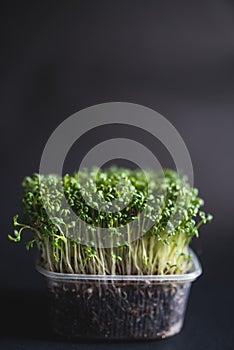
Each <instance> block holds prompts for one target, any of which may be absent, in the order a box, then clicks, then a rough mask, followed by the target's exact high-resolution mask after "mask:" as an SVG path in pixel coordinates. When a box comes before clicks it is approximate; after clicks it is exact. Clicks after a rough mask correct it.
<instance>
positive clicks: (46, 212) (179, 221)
mask: <svg viewBox="0 0 234 350" xmlns="http://www.w3.org/2000/svg"><path fill="white" fill-rule="evenodd" d="M22 185H23V187H24V196H23V200H22V203H23V218H22V222H20V221H19V218H18V215H16V216H15V217H14V220H13V222H14V226H16V227H17V228H18V230H14V234H13V236H11V235H9V238H10V239H11V240H13V241H15V242H19V241H20V240H21V234H22V231H24V230H25V229H29V230H30V231H32V232H33V237H32V238H31V239H30V240H29V241H28V243H27V245H26V247H27V249H30V248H31V247H32V246H33V244H34V242H36V244H37V246H38V248H39V251H40V264H41V265H42V266H44V267H45V268H46V269H48V270H50V271H55V272H62V273H80V274H84V273H86V274H138V275H141V274H178V273H184V272H186V271H187V270H188V269H189V266H190V256H189V251H188V246H189V243H190V241H191V239H192V237H193V236H198V229H199V228H200V226H201V225H202V224H204V223H206V222H208V221H210V220H211V219H212V216H211V215H207V214H206V213H205V212H204V211H201V210H200V207H201V206H202V205H203V200H202V199H201V198H199V197H198V190H197V189H196V188H193V187H191V186H190V185H189V184H188V182H187V180H186V178H185V177H181V176H179V175H178V173H177V172H175V171H173V170H169V169H165V170H164V171H163V172H158V173H154V172H153V171H150V170H147V171H144V172H142V171H141V170H130V169H123V168H116V167H111V168H109V169H106V170H101V171H97V169H96V168H93V169H92V170H90V171H88V170H86V169H82V170H80V171H79V172H76V173H74V174H73V175H69V174H66V175H65V176H63V178H62V179H61V178H59V177H58V176H57V175H52V174H50V175H39V174H34V175H33V176H32V177H28V176H27V177H25V179H24V180H23V183H22ZM64 195H65V197H66V200H67V202H68V204H69V206H70V209H67V208H64V207H63V206H62V204H61V203H62V200H63V199H64ZM43 198H46V208H45V202H44V201H43ZM125 203H127V204H126V205H125V206H124V204H125ZM72 211H73V212H74V213H75V214H76V215H77V217H78V218H80V219H82V220H83V221H84V222H85V223H87V224H88V225H80V224H78V223H77V222H78V220H74V219H73V216H71V212H72ZM141 213H143V215H141ZM133 222H134V223H135V225H131V223H133ZM99 227H100V228H108V229H109V231H108V232H109V234H110V235H111V237H122V235H123V232H125V233H126V232H127V239H126V240H125V241H124V243H121V244H119V245H117V246H114V247H110V248H105V247H104V246H103V247H102V246H98V247H97V246H96V245H95V243H94V242H95V241H96V239H97V237H96V235H97V233H96V232H97V231H98V228H99ZM133 230H134V232H133ZM136 230H137V231H138V233H139V234H138V235H137V239H135V240H133V239H132V237H135V234H136ZM81 234H82V235H85V237H86V238H87V243H86V244H84V243H83V242H82V240H81V239H80V237H81Z"/></svg>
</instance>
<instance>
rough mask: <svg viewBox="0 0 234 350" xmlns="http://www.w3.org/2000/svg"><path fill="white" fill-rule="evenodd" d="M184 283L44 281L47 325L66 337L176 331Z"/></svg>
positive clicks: (140, 335)
mask: <svg viewBox="0 0 234 350" xmlns="http://www.w3.org/2000/svg"><path fill="white" fill-rule="evenodd" d="M189 287H190V283H180V284H176V283H167V284H158V283H155V282H144V281H141V282H136V281H129V282H126V281H108V282H97V281H87V280H86V281H79V282H67V283H64V282H53V281H49V304H50V315H51V321H52V326H53V328H54V330H55V332H56V333H58V334H60V335H62V336H64V337H67V338H89V339H90V338H107V339H155V338H164V337H166V336H170V335H173V334H175V333H178V332H179V331H180V329H181V327H182V324H183V318H184V312H185V308H186V301H187V296H188V292H189Z"/></svg>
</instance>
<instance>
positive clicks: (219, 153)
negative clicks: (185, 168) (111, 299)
mask: <svg viewBox="0 0 234 350" xmlns="http://www.w3.org/2000/svg"><path fill="white" fill-rule="evenodd" d="M0 7H1V21H0V26H1V57H0V61H1V75H0V76H1V82H0V88H1V94H0V101H1V118H0V120H1V138H0V142H1V150H2V154H1V185H2V189H1V193H2V195H1V236H0V237H1V238H0V269H1V279H0V298H1V300H0V303H1V305H0V307H1V312H0V315H1V316H0V317H1V327H0V333H1V340H0V341H1V342H0V344H1V348H2V349H47V348H48V349H66V348H70V349H76V348H80V349H94V348H95V349H96V348H97V349H98V348H100V349H105V348H109V347H111V348H113V349H114V348H117V347H118V348H121V349H126V348H127V349H128V348H129V349H130V348H131V349H133V348H134V347H135V348H139V349H143V348H144V349H145V348H147V349H151V348H155V349H163V350H174V349H181V350H182V349H196V350H199V349H212V350H214V349H233V346H234V332H233V329H234V322H233V311H234V308H233V306H234V302H233V299H232V298H233V295H234V283H233V257H234V255H233V245H234V236H233V217H234V191H233V187H234V186H233V183H234V177H233V174H234V161H233V147H234V137H233V131H234V130H233V129H234V117H233V113H234V98H233V93H234V4H233V2H232V1H227V0H203V1H198V0H197V1H167V0H164V1H156V0H155V1H149V0H144V1H137V0H132V1H128V0H125V1H121V0H119V1H110V0H109V1H102V0H99V1H88V0H85V1H71V0H70V1H50V0H47V1H31V2H29V1H28V2H27V1H18V2H12V1H7V2H1V5H0ZM112 101H126V102H133V103H137V104H141V105H145V106H148V107H150V108H152V109H154V110H156V111H158V112H159V113H161V114H162V115H164V116H165V117H166V118H167V119H168V120H169V121H170V122H171V123H173V125H174V126H175V127H176V128H177V130H178V131H179V133H180V134H181V136H182V138H183V139H184V141H185V143H186V144H187V147H188V149H189V152H190V155H191V158H192V162H193V166H194V173H195V185H196V186H197V187H198V188H199V190H200V194H201V196H202V197H203V198H204V199H205V203H206V205H205V209H207V210H208V211H209V212H211V213H212V214H213V215H214V220H213V222H212V223H211V224H209V225H208V226H205V227H204V228H202V230H201V237H200V239H198V240H196V241H195V242H193V247H194V248H195V250H196V252H197V253H198V254H199V256H200V259H201V261H202V264H203V267H204V274H203V276H202V278H200V279H199V280H198V281H197V282H196V283H194V286H193V288H192V292H191V297H190V300H189V305H188V310H187V316H186V323H185V326H184V329H183V332H182V333H181V334H179V335H177V336H175V337H173V338H171V339H168V340H165V341H162V342H148V343H130V344H128V345H126V344H113V343H112V344H104V343H103V344H98V345H97V344H92V343H88V342H86V343H80V344H79V343H77V344H75V343H74V344H73V343H70V344H66V343H61V342H59V341H58V340H56V339H55V338H53V335H52V334H51V332H50V330H49V328H48V327H47V326H48V324H47V322H48V321H47V313H46V312H47V311H46V310H47V309H46V299H45V289H44V284H43V279H42V277H40V276H39V274H38V273H37V272H35V270H34V255H35V252H33V251H32V252H30V253H27V252H26V251H25V248H24V245H23V244H18V245H14V244H13V243H12V242H9V241H8V239H7V234H8V233H11V232H12V216H13V215H14V214H15V213H17V212H19V211H20V198H21V196H22V189H21V181H22V179H23V177H24V176H25V175H28V174H29V175H30V174H32V173H33V172H36V171H38V167H39V162H40V157H41V153H42V151H43V147H44V145H45V143H46V141H47V139H48V137H49V136H50V134H51V133H52V132H53V130H54V129H55V128H56V127H57V126H58V124H59V123H61V122H62V121H63V120H65V119H66V118H67V117H68V116H70V115H71V114H73V113H75V112H76V111H78V110H80V109H83V108H85V107H88V106H91V105H94V104H98V103H104V102H112ZM115 132H116V136H118V137H119V136H120V135H119V134H121V135H123V134H124V133H126V129H125V131H124V130H122V131H121V130H120V129H119V130H117V129H116V130H113V129H110V128H109V129H108V130H105V129H102V130H101V129H99V130H96V132H95V131H94V132H93V133H92V134H90V135H88V137H87V138H85V139H83V141H82V142H81V143H80V144H78V145H77V147H76V148H74V150H73V152H71V154H70V155H69V156H68V161H67V163H66V164H67V169H68V170H70V169H71V170H73V169H72V167H74V164H77V163H76V162H77V161H78V159H79V158H80V157H81V155H82V154H85V152H86V150H87V147H89V146H90V145H91V144H93V143H94V144H95V142H100V140H103V139H105V138H106V137H107V136H111V137H115ZM129 132H130V134H131V133H132V135H133V136H134V135H135V134H134V130H129ZM126 134H127V133H126ZM126 136H127V135H126ZM138 137H139V140H140V141H141V142H144V143H145V145H146V146H147V147H149V148H151V149H154V151H155V154H156V155H157V156H158V159H159V160H160V161H161V163H162V165H163V166H168V164H169V165H170V159H169V158H168V155H167V154H166V152H165V149H164V148H163V147H162V146H161V145H159V144H158V143H157V141H155V140H153V139H151V138H149V137H148V136H147V135H138Z"/></svg>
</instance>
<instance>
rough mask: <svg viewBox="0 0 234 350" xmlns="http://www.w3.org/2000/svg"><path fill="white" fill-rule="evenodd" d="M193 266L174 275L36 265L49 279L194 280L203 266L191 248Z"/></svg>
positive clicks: (200, 272)
mask: <svg viewBox="0 0 234 350" xmlns="http://www.w3.org/2000/svg"><path fill="white" fill-rule="evenodd" d="M189 254H190V255H191V259H192V267H191V268H190V271H189V272H186V273H184V274H174V275H91V274H73V273H60V272H52V271H49V270H46V269H44V268H43V267H41V266H40V265H38V264H37V265H36V270H37V271H38V272H39V273H40V274H42V275H43V276H45V277H46V278H48V279H53V280H57V281H58V280H60V281H67V282H68V281H78V280H96V281H113V280H114V281H155V282H163V283H164V282H169V281H170V282H178V283H179V282H192V281H194V280H195V279H197V278H198V277H199V276H200V275H201V274H202V267H201V264H200V262H199V260H198V258H197V255H196V254H195V253H194V252H193V250H192V249H191V248H189Z"/></svg>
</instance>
